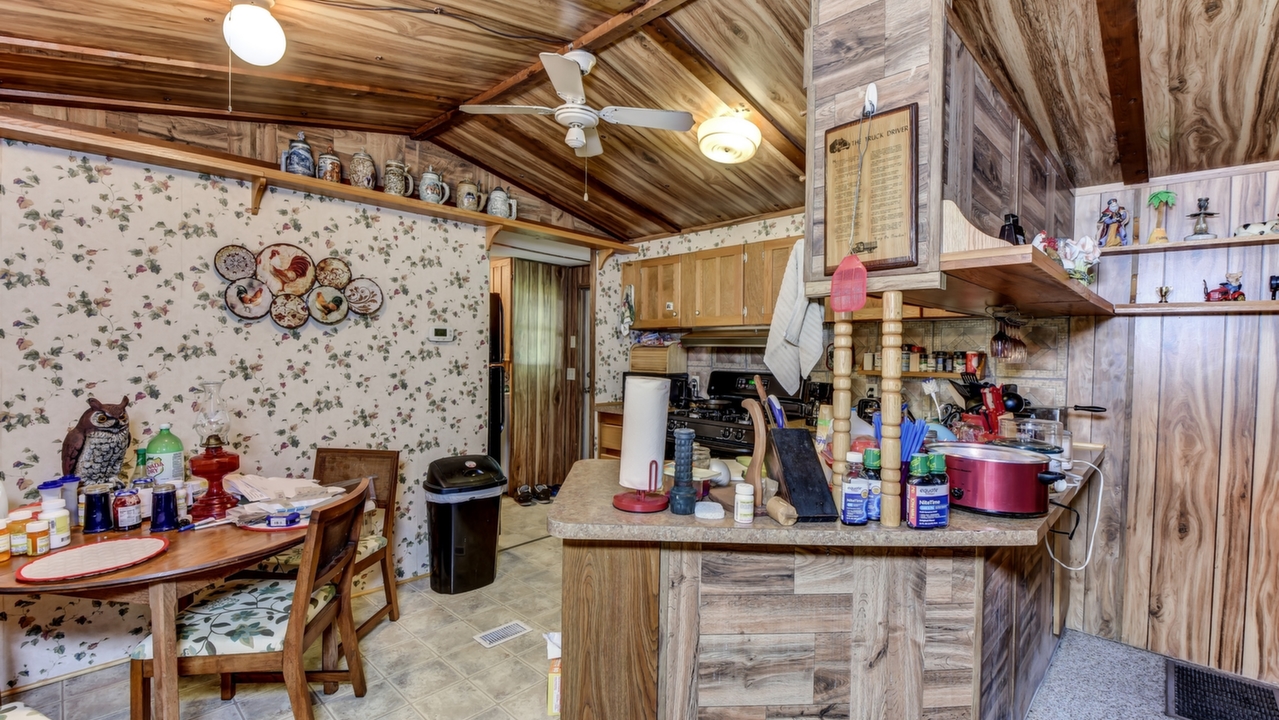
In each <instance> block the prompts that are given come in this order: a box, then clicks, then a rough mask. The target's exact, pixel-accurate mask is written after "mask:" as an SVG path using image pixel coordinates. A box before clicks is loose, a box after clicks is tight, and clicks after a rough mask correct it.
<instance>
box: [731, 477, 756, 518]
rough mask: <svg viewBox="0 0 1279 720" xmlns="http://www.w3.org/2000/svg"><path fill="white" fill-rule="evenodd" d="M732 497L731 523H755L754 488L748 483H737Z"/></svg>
mask: <svg viewBox="0 0 1279 720" xmlns="http://www.w3.org/2000/svg"><path fill="white" fill-rule="evenodd" d="M734 492H735V494H734V495H733V522H735V523H739V524H741V525H750V524H751V523H753V522H755V488H753V487H751V485H750V483H744V482H743V483H737V490H735V491H734Z"/></svg>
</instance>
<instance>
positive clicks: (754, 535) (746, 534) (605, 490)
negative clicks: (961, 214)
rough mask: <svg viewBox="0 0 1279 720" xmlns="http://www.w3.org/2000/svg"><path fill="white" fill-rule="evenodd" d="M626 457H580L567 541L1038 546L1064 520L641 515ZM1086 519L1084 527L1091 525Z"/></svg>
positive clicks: (1091, 450) (562, 520)
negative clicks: (790, 521)
mask: <svg viewBox="0 0 1279 720" xmlns="http://www.w3.org/2000/svg"><path fill="white" fill-rule="evenodd" d="M1075 457H1076V459H1082V460H1087V461H1088V462H1091V463H1092V464H1094V465H1097V466H1101V464H1102V460H1103V458H1104V457H1105V446H1102V445H1085V444H1083V443H1076V444H1075ZM619 468H620V461H619V460H579V461H578V462H577V463H576V464H575V465H573V469H572V470H571V471H570V472H569V475H568V478H567V479H566V480H565V481H564V485H563V486H562V487H561V488H560V492H559V494H558V495H556V497H555V502H554V503H553V504H552V505H551V507H550V513H549V515H548V518H547V527H548V529H549V531H550V533H551V534H552V535H554V536H555V537H558V538H562V539H565V540H621V541H633V542H653V541H657V542H684V543H710V544H744V545H793V546H822V545H825V546H845V547H847V546H865V547H994V546H1006V545H1024V546H1029V545H1037V544H1039V543H1040V542H1042V541H1043V539H1044V536H1045V535H1047V534H1048V528H1050V527H1052V526H1053V525H1055V524H1056V522H1057V520H1058V519H1059V518H1060V517H1061V515H1062V513H1064V512H1066V510H1065V509H1064V508H1062V507H1057V506H1052V510H1051V512H1049V513H1048V515H1047V516H1045V517H1038V518H1004V517H990V516H987V515H981V514H978V513H972V512H968V511H965V510H960V509H957V508H953V507H952V509H951V513H950V525H949V526H948V527H945V528H941V529H937V530H912V529H910V528H908V527H906V524H905V522H903V523H902V525H901V526H900V527H896V528H886V527H883V526H881V525H880V524H879V523H875V522H872V523H869V524H867V525H862V526H848V525H843V524H841V523H839V522H826V523H797V524H795V525H791V526H790V527H784V526H782V525H779V524H777V523H776V522H775V521H773V519H772V518H769V517H757V518H755V522H753V523H752V524H750V525H737V524H736V523H734V522H733V519H732V517H731V516H726V517H725V518H724V519H722V520H698V519H697V518H695V517H693V516H692V515H675V514H672V513H671V512H670V511H669V510H667V511H663V512H659V513H650V514H638V513H628V512H622V511H621V510H618V509H617V508H615V507H613V496H614V495H616V494H617V493H619V492H622V491H623V490H624V489H625V488H623V487H622V486H621V485H619V484H618V482H617V476H618V471H619ZM1074 472H1077V473H1078V472H1083V473H1084V474H1083V479H1082V481H1081V482H1080V484H1079V485H1078V486H1076V487H1071V488H1067V489H1066V492H1063V493H1053V494H1052V496H1051V498H1052V500H1054V501H1056V502H1058V503H1061V504H1062V505H1070V503H1071V501H1072V500H1074V499H1075V496H1076V495H1077V494H1078V493H1079V492H1081V491H1082V489H1083V488H1084V486H1085V485H1086V484H1087V483H1088V482H1091V481H1092V480H1093V478H1094V476H1095V475H1096V472H1095V471H1093V470H1092V469H1090V468H1088V467H1087V466H1084V465H1082V464H1080V463H1076V464H1075V468H1074ZM1089 530H1090V528H1087V527H1084V526H1083V525H1082V524H1081V526H1080V527H1079V530H1078V532H1088V531H1089Z"/></svg>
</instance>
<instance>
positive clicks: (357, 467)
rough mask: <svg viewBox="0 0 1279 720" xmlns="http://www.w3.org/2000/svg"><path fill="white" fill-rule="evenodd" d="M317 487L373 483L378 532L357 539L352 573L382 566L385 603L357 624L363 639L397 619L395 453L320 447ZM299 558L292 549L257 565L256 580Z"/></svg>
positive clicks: (289, 568)
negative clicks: (388, 619)
mask: <svg viewBox="0 0 1279 720" xmlns="http://www.w3.org/2000/svg"><path fill="white" fill-rule="evenodd" d="M312 477H314V478H315V479H316V480H317V481H318V482H319V483H320V484H321V485H341V484H345V483H348V482H350V481H351V480H352V479H353V478H356V479H358V478H368V480H369V481H370V482H372V483H373V500H374V502H376V503H377V506H378V509H380V510H381V511H382V532H381V533H379V534H376V535H367V536H364V537H361V538H360V547H359V551H358V552H357V554H356V559H355V574H356V575H357V576H358V575H359V574H360V573H362V572H364V571H365V570H368V569H369V568H371V567H373V566H374V565H378V564H380V565H381V566H382V593H383V594H384V595H385V596H386V604H385V605H383V606H382V607H381V608H379V609H378V611H377V612H375V613H373V615H372V616H371V617H369V619H367V620H365V621H364V622H363V623H360V627H359V629H358V630H357V631H356V633H357V637H364V636H365V635H367V634H368V633H369V631H370V630H372V629H373V628H374V627H375V626H376V625H377V624H378V623H380V622H382V618H384V617H387V616H388V615H389V616H390V617H391V622H395V621H397V620H399V619H400V599H399V595H397V594H396V585H395V500H396V490H397V489H398V488H399V486H400V451H399V450H362V449H358V448H320V449H318V450H316V451H315V470H314V472H313V473H312ZM299 557H300V555H299V554H298V552H297V551H296V550H293V551H290V552H286V553H280V554H279V555H275V556H273V557H269V558H267V559H266V560H264V561H262V562H261V563H259V564H258V566H257V568H256V571H257V572H255V573H253V575H254V576H256V577H262V575H261V573H285V574H289V573H293V572H295V571H296V569H297V564H298V558H299Z"/></svg>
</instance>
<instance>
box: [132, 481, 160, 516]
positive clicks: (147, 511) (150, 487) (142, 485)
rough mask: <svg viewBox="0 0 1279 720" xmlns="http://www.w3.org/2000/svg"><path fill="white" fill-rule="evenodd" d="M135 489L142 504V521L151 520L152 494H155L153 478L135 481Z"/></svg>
mask: <svg viewBox="0 0 1279 720" xmlns="http://www.w3.org/2000/svg"><path fill="white" fill-rule="evenodd" d="M133 489H134V490H137V491H138V501H139V502H140V503H141V505H140V507H141V508H142V519H143V520H150V519H151V494H152V493H153V492H155V481H154V480H152V479H151V478H140V479H138V480H134V481H133Z"/></svg>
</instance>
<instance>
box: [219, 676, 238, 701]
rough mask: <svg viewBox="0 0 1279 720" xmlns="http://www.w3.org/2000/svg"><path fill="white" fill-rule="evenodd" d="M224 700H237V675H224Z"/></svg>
mask: <svg viewBox="0 0 1279 720" xmlns="http://www.w3.org/2000/svg"><path fill="white" fill-rule="evenodd" d="M222 699H223V700H234V699H235V675H234V674H233V673H222Z"/></svg>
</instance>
